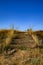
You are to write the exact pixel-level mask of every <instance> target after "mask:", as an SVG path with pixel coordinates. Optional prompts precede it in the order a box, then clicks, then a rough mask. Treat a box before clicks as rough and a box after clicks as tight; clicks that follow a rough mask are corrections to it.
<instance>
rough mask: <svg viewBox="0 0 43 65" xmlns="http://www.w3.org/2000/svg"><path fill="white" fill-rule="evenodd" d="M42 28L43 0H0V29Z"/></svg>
mask: <svg viewBox="0 0 43 65" xmlns="http://www.w3.org/2000/svg"><path fill="white" fill-rule="evenodd" d="M12 25H14V28H15V29H19V30H26V29H28V28H32V29H33V30H43V0H0V29H6V28H7V29H8V28H10V26H12Z"/></svg>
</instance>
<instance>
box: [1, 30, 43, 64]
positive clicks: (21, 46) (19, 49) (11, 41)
mask: <svg viewBox="0 0 43 65" xmlns="http://www.w3.org/2000/svg"><path fill="white" fill-rule="evenodd" d="M0 65H43V31H29V30H28V31H26V32H21V31H17V30H0Z"/></svg>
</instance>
